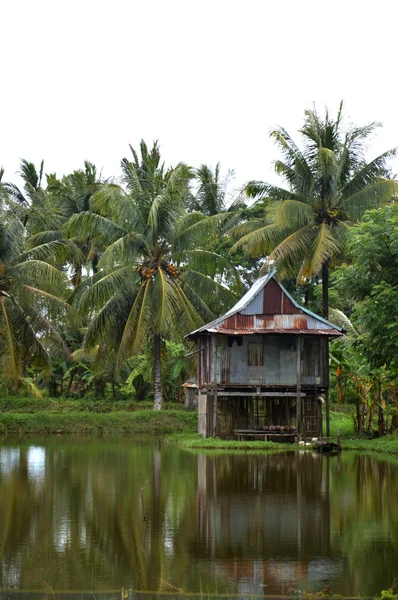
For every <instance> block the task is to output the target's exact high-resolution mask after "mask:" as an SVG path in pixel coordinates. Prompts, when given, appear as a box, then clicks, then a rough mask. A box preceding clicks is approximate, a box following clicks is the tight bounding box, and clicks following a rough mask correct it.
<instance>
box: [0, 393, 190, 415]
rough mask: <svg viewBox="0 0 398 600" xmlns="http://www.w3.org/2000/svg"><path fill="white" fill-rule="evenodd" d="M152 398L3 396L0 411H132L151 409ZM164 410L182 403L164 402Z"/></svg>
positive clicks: (172, 408)
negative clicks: (108, 398) (137, 399)
mask: <svg viewBox="0 0 398 600" xmlns="http://www.w3.org/2000/svg"><path fill="white" fill-rule="evenodd" d="M152 408H153V401H152V400H145V401H142V402H131V401H127V400H116V401H111V400H106V399H103V398H90V399H86V398H79V399H73V398H48V397H44V398H40V399H39V398H32V397H31V396H5V397H2V398H0V413H6V412H11V413H23V414H26V413H32V414H33V413H37V412H43V411H45V412H56V413H71V412H72V413H76V412H94V413H110V412H112V413H113V412H134V411H142V410H151V409H152ZM163 408H164V410H173V411H176V410H183V411H184V410H185V409H184V405H183V404H178V403H177V402H164V404H163Z"/></svg>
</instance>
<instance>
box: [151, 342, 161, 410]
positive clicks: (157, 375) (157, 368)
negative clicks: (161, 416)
mask: <svg viewBox="0 0 398 600" xmlns="http://www.w3.org/2000/svg"><path fill="white" fill-rule="evenodd" d="M153 350H154V379H155V394H154V404H153V410H160V409H161V408H162V403H163V390H162V375H161V365H160V335H159V334H157V333H156V334H155V336H154V340H153Z"/></svg>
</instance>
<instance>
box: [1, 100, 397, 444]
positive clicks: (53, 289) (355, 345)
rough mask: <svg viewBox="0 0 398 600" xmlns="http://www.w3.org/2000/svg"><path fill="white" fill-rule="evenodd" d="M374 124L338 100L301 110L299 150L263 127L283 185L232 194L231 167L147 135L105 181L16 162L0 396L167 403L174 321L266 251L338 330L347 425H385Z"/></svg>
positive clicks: (177, 327) (385, 209) (383, 247)
mask: <svg viewBox="0 0 398 600" xmlns="http://www.w3.org/2000/svg"><path fill="white" fill-rule="evenodd" d="M377 127H378V124H377V123H371V124H370V125H367V126H365V127H354V126H349V127H345V126H344V125H343V116H342V107H340V110H339V113H338V115H337V117H336V118H335V119H333V118H332V117H331V116H330V114H329V113H328V112H326V115H325V117H320V116H319V115H318V114H317V112H316V110H315V109H313V110H309V111H306V112H305V118H304V125H303V127H302V129H301V131H300V133H301V136H302V142H303V143H302V146H301V147H300V146H299V145H297V144H296V143H295V142H294V141H293V139H292V138H291V137H290V136H289V135H288V133H287V132H286V131H285V130H284V129H283V128H278V129H276V130H274V131H272V132H271V135H272V137H273V138H274V139H275V141H276V143H277V146H278V148H279V150H280V151H281V153H282V157H281V159H280V160H276V162H275V169H276V172H277V173H278V174H279V175H280V176H281V177H282V179H283V180H284V183H285V184H286V189H285V188H284V187H279V186H275V185H269V184H265V183H261V182H258V181H255V182H250V183H249V184H248V185H247V186H246V188H245V189H243V190H242V189H241V190H235V191H234V190H233V189H232V177H233V172H232V171H228V172H227V173H226V174H225V175H223V174H222V172H221V168H220V165H219V164H218V165H216V167H215V168H214V169H213V168H212V167H210V166H209V165H206V164H202V165H201V166H199V168H196V169H195V168H192V167H190V166H188V165H186V164H185V163H183V162H181V163H179V164H177V165H176V166H174V167H166V166H165V165H164V163H163V162H162V159H161V155H160V149H159V145H158V144H157V143H154V144H153V146H152V147H148V146H147V145H146V144H145V142H141V145H140V148H139V151H136V150H135V149H134V148H131V156H130V157H129V158H124V159H123V160H122V161H121V166H122V174H123V176H122V179H121V180H120V182H119V181H118V182H117V181H116V180H111V179H109V180H104V179H103V178H102V177H101V176H100V175H99V174H98V172H97V169H96V167H95V166H94V165H93V164H91V163H90V162H88V161H86V162H85V163H84V166H83V168H82V169H77V170H75V171H74V172H73V173H70V174H67V175H65V176H63V177H62V178H58V177H57V176H56V175H55V174H49V175H45V171H44V165H43V163H42V164H41V165H40V168H39V169H36V168H35V166H34V165H33V164H32V163H30V162H28V161H26V160H23V161H22V163H21V171H20V176H21V178H22V180H23V189H22V188H21V189H20V188H18V187H17V186H16V185H15V184H13V183H7V182H5V181H4V174H3V173H1V175H2V178H0V217H1V221H0V390H1V393H2V394H3V395H7V394H8V395H9V394H11V395H12V394H21V393H23V392H25V393H29V394H31V395H32V394H33V395H35V396H36V397H37V398H44V400H43V406H44V405H45V404H46V402H47V401H48V400H47V397H48V396H51V397H52V398H60V399H62V402H64V403H66V404H67V403H68V402H69V400H73V399H76V398H78V399H80V400H81V402H82V403H83V404H85V403H87V406H90V405H92V404H96V403H97V402H100V403H105V404H106V405H107V406H112V405H113V406H115V407H116V406H117V404H118V403H119V402H122V403H124V405H125V406H127V405H128V404H129V403H131V402H135V401H141V402H143V401H149V402H153V405H154V407H155V408H161V406H162V402H163V399H164V400H165V401H175V402H181V401H182V400H183V388H182V384H183V382H184V381H186V380H187V379H188V378H189V377H190V376H192V375H193V374H194V373H195V357H194V356H192V355H190V352H191V350H192V349H193V348H192V347H191V346H190V345H189V344H187V343H185V342H184V335H186V334H187V333H189V331H191V330H193V329H195V328H196V327H197V326H199V325H200V324H202V323H203V322H206V321H210V320H211V319H213V318H214V317H216V316H218V315H220V314H223V313H225V311H226V310H227V309H228V308H230V306H231V305H232V304H233V303H234V302H235V301H236V299H237V298H238V297H240V296H241V295H242V293H243V292H244V291H245V289H247V288H248V287H249V286H250V285H251V284H252V283H253V281H254V280H255V279H256V277H257V276H258V274H259V273H260V272H261V271H264V270H266V269H268V268H269V267H270V266H276V267H277V271H278V276H279V277H280V278H285V284H286V286H287V288H288V289H289V291H290V292H291V293H293V294H294V295H295V297H296V298H297V299H298V300H299V301H300V302H301V303H304V304H305V305H306V306H308V307H309V308H310V309H312V310H315V312H322V311H323V313H324V314H327V313H328V316H329V318H330V319H331V320H332V321H335V322H336V323H338V324H341V325H342V326H343V327H344V328H345V330H346V331H347V335H346V336H345V337H344V338H343V339H342V340H340V341H338V342H335V343H334V344H333V345H332V347H331V361H330V365H331V382H332V390H331V397H332V399H333V400H335V401H336V402H339V403H343V402H344V403H348V404H352V406H353V418H354V424H355V428H356V431H357V432H358V433H363V432H367V433H368V434H369V435H370V434H371V432H372V431H373V430H374V429H375V428H377V430H378V433H379V434H382V433H385V432H386V431H388V430H389V429H390V428H393V427H397V425H398V412H397V410H398V408H397V407H398V391H397V390H398V384H397V381H398V376H397V375H398V374H397V367H398V362H397V356H398V308H397V307H398V291H397V290H398V275H397V273H398V260H397V259H398V233H397V232H398V210H397V205H396V203H395V189H396V182H395V180H394V179H393V178H392V177H391V175H390V173H389V171H388V159H390V158H391V157H393V156H395V150H392V151H389V152H386V153H383V154H382V155H381V156H379V157H378V158H376V159H374V160H372V161H371V162H366V160H365V150H366V143H367V141H368V139H369V137H370V136H371V134H372V133H373V132H374V130H375V129H376V128H377ZM253 197H254V198H255V201H254V202H253V201H252V198H253ZM368 209H373V210H368ZM60 403H61V400H60ZM46 410H47V409H46ZM111 412H115V411H113V410H112V411H111Z"/></svg>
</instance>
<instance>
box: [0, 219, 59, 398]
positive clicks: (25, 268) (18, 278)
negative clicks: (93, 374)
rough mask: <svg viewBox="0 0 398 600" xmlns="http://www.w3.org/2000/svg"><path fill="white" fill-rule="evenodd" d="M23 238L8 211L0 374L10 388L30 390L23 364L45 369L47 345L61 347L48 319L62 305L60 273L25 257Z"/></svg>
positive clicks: (2, 235)
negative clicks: (26, 388) (22, 387)
mask: <svg viewBox="0 0 398 600" xmlns="http://www.w3.org/2000/svg"><path fill="white" fill-rule="evenodd" d="M25 242H26V230H25V228H24V225H23V223H22V222H21V220H19V219H18V218H17V217H15V216H13V215H10V214H8V215H7V216H6V217H4V218H3V219H2V222H1V224H0V376H1V377H2V379H3V381H5V383H6V385H7V387H9V388H11V389H13V390H14V391H17V390H18V389H19V387H20V385H21V384H22V385H24V386H25V387H28V388H29V389H30V391H31V392H32V391H33V392H35V389H34V386H33V385H31V381H30V380H29V379H28V378H26V377H25V375H26V374H25V368H26V366H27V365H30V366H32V367H34V368H37V369H38V370H40V371H43V372H47V373H48V372H49V369H50V351H51V349H53V348H55V347H58V348H60V349H62V340H61V338H60V336H59V335H58V333H57V331H56V328H55V327H53V326H52V323H51V319H52V318H54V319H56V318H59V317H60V314H61V313H60V311H62V312H64V309H65V308H67V304H66V302H65V300H63V299H62V297H63V291H64V283H65V278H64V276H63V275H62V273H60V272H59V271H58V270H57V269H56V268H55V267H53V266H51V265H50V264H48V263H46V262H43V261H41V260H36V259H30V257H29V253H27V252H26V248H25Z"/></svg>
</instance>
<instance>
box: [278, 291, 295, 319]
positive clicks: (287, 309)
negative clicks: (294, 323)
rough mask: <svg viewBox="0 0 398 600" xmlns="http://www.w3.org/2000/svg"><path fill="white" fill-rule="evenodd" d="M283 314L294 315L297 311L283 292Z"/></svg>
mask: <svg viewBox="0 0 398 600" xmlns="http://www.w3.org/2000/svg"><path fill="white" fill-rule="evenodd" d="M282 312H283V314H284V315H294V314H295V313H296V312H297V307H296V306H294V304H293V302H292V301H291V300H290V298H288V297H287V296H286V294H283V311H282Z"/></svg>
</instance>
